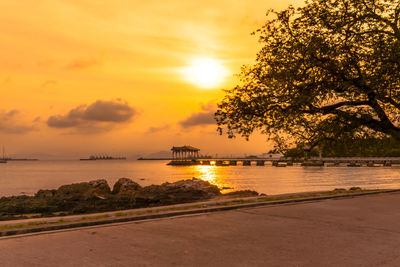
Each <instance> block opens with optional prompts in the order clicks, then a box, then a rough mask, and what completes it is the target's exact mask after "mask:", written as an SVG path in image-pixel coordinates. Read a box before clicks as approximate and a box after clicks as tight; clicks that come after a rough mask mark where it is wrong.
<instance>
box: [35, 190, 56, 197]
mask: <svg viewBox="0 0 400 267" xmlns="http://www.w3.org/2000/svg"><path fill="white" fill-rule="evenodd" d="M55 194H56V190H54V189H53V190H39V191H38V192H37V193H36V194H35V197H36V198H52V197H54V195H55Z"/></svg>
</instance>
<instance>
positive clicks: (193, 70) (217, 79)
mask: <svg viewBox="0 0 400 267" xmlns="http://www.w3.org/2000/svg"><path fill="white" fill-rule="evenodd" d="M227 75H228V70H227V68H226V67H225V66H224V65H223V64H222V61H220V60H217V59H213V58H197V59H194V60H192V62H191V63H190V65H189V66H187V67H186V68H184V69H183V76H184V77H185V79H186V80H187V81H188V82H190V83H193V84H195V85H196V86H198V87H200V88H203V89H212V88H216V87H218V86H219V85H220V84H221V83H222V82H223V81H224V80H225V78H226V76H227Z"/></svg>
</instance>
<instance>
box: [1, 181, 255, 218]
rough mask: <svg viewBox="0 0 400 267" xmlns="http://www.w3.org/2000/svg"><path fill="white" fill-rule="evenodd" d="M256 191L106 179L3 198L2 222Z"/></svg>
mask: <svg viewBox="0 0 400 267" xmlns="http://www.w3.org/2000/svg"><path fill="white" fill-rule="evenodd" d="M258 195H259V194H258V193H257V192H255V191H250V190H246V191H235V192H231V193H228V194H222V193H221V189H220V188H218V187H217V186H216V185H213V184H211V183H209V182H207V181H203V180H201V179H196V178H192V179H190V180H182V181H177V182H174V183H163V184H161V185H150V186H145V187H142V186H140V185H139V184H138V183H136V182H134V181H132V180H131V179H129V178H120V179H119V180H118V181H117V182H116V183H115V184H114V186H113V188H112V189H111V188H110V186H109V185H108V183H107V181H106V180H104V179H100V180H94V181H90V182H83V183H76V184H70V185H63V186H61V187H59V188H58V189H53V190H39V191H38V192H37V193H36V194H35V195H34V196H12V197H2V198H0V220H10V219H22V218H35V217H44V216H46V217H48V216H63V215H70V214H84V213H95V212H103V211H113V210H125V209H135V208H145V207H155V206H164V205H172V204H180V203H189V202H196V201H203V200H209V199H212V198H216V197H248V196H258Z"/></svg>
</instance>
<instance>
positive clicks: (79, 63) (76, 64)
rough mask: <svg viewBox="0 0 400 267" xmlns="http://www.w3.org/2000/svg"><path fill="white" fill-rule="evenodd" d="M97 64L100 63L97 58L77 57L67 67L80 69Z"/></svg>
mask: <svg viewBox="0 0 400 267" xmlns="http://www.w3.org/2000/svg"><path fill="white" fill-rule="evenodd" d="M96 65H100V61H99V60H97V59H77V60H74V61H72V62H71V63H70V64H69V65H68V66H67V69H69V70H79V69H86V68H90V67H93V66H96Z"/></svg>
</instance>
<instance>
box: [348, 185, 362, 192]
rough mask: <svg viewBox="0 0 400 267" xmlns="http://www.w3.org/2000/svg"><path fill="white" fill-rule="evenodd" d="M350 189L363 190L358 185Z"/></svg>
mask: <svg viewBox="0 0 400 267" xmlns="http://www.w3.org/2000/svg"><path fill="white" fill-rule="evenodd" d="M349 190H351V191H356V190H361V188H360V187H358V186H354V187H351V188H350V189H349Z"/></svg>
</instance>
